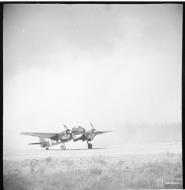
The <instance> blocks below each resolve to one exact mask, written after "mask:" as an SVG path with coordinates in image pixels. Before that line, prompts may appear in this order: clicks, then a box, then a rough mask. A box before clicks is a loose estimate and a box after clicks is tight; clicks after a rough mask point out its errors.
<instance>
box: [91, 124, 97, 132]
mask: <svg viewBox="0 0 185 190" xmlns="http://www.w3.org/2000/svg"><path fill="white" fill-rule="evenodd" d="M90 125H91V127H92V130H93V131H96V129H95V128H94V126H93V124H92V123H90Z"/></svg>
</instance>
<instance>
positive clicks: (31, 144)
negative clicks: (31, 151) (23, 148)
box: [29, 143, 43, 145]
mask: <svg viewBox="0 0 185 190" xmlns="http://www.w3.org/2000/svg"><path fill="white" fill-rule="evenodd" d="M34 144H39V145H40V144H43V143H29V145H34Z"/></svg>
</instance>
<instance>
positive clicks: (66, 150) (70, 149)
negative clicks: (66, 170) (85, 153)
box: [48, 148, 106, 151]
mask: <svg viewBox="0 0 185 190" xmlns="http://www.w3.org/2000/svg"><path fill="white" fill-rule="evenodd" d="M93 149H94V150H101V149H106V148H93ZM93 149H88V148H81V149H78V148H77V149H66V150H62V149H48V150H54V151H71V150H93Z"/></svg>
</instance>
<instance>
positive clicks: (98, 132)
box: [96, 131, 112, 135]
mask: <svg viewBox="0 0 185 190" xmlns="http://www.w3.org/2000/svg"><path fill="white" fill-rule="evenodd" d="M109 132H112V131H96V135H101V134H104V133H109Z"/></svg>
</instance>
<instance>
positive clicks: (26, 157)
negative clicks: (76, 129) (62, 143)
mask: <svg viewBox="0 0 185 190" xmlns="http://www.w3.org/2000/svg"><path fill="white" fill-rule="evenodd" d="M3 180H4V189H5V190H17V189H20V190H23V189H25V190H37V189H38V190H52V189H57V190H91V189H92V190H99V189H101V190H104V189H105V190H113V189H120V190H121V189H182V154H181V147H180V145H179V144H174V143H172V144H155V145H148V146H147V145H143V146H134V145H133V146H130V145H129V146H121V147H112V148H95V149H92V150H88V149H68V150H65V151H64V150H60V149H51V150H48V151H45V150H43V149H29V150H17V151H15V152H13V151H9V152H8V151H4V153H3Z"/></svg>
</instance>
